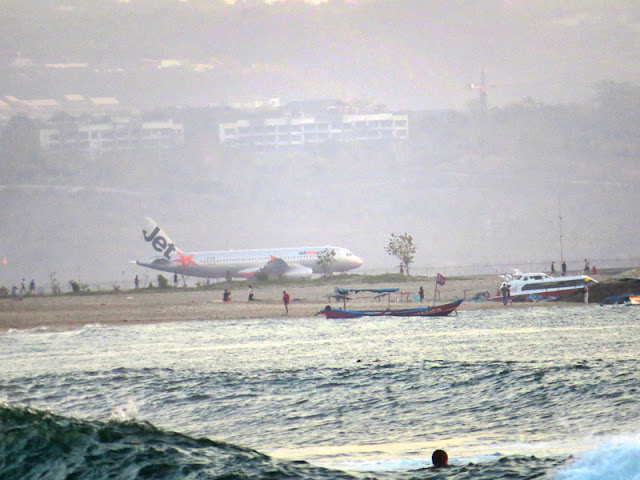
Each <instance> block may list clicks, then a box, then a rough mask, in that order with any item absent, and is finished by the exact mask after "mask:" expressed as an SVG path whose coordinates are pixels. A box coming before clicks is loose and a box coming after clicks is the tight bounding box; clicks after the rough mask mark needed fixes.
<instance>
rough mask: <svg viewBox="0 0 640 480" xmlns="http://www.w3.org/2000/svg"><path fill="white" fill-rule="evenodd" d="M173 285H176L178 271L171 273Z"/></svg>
mask: <svg viewBox="0 0 640 480" xmlns="http://www.w3.org/2000/svg"><path fill="white" fill-rule="evenodd" d="M173 286H174V287H177V286H178V272H176V273H174V274H173Z"/></svg>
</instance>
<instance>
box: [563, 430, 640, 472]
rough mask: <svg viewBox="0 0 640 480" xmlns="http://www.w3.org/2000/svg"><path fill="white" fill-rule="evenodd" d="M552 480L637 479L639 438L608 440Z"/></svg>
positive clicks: (635, 436)
mask: <svg viewBox="0 0 640 480" xmlns="http://www.w3.org/2000/svg"><path fill="white" fill-rule="evenodd" d="M553 479H554V480H602V479H607V480H640V437H639V436H638V435H637V434H636V435H633V436H624V437H617V438H615V439H611V440H608V441H606V442H605V443H603V444H602V445H600V446H598V447H597V448H595V449H593V450H589V451H588V452H585V453H584V454H582V455H580V456H579V457H578V458H576V459H575V461H573V462H572V463H570V464H569V465H568V466H567V467H566V469H565V470H563V471H562V472H560V473H558V474H557V475H555V476H554V477H553Z"/></svg>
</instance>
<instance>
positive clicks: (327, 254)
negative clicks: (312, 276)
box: [316, 248, 336, 277]
mask: <svg viewBox="0 0 640 480" xmlns="http://www.w3.org/2000/svg"><path fill="white" fill-rule="evenodd" d="M335 261H336V251H335V250H329V249H328V248H326V249H324V250H323V251H321V252H318V261H317V262H316V263H317V264H318V265H320V267H321V268H322V271H323V272H324V273H323V274H324V276H325V277H326V276H327V273H328V271H329V267H330V266H331V264H332V263H333V262H335Z"/></svg>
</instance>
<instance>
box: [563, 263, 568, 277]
mask: <svg viewBox="0 0 640 480" xmlns="http://www.w3.org/2000/svg"><path fill="white" fill-rule="evenodd" d="M566 274H567V262H565V261H564V260H563V261H562V276H563V277H564V276H565V275H566Z"/></svg>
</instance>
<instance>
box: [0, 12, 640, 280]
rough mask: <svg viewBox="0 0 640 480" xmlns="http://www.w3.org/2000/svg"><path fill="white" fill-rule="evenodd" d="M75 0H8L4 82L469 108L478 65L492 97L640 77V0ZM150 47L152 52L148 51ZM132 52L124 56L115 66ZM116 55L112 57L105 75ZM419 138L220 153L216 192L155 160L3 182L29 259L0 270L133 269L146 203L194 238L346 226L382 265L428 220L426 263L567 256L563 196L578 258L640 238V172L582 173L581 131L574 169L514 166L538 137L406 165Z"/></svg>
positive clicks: (342, 238) (182, 101) (289, 236)
mask: <svg viewBox="0 0 640 480" xmlns="http://www.w3.org/2000/svg"><path fill="white" fill-rule="evenodd" d="M60 5H61V4H60V2H57V1H52V0H24V1H23V0H20V1H18V0H12V1H11V2H9V3H8V4H7V5H6V10H5V12H6V13H7V15H4V16H3V15H0V28H2V30H3V36H2V38H0V58H2V59H3V61H5V62H6V64H5V65H4V67H5V73H6V75H4V76H3V77H2V78H0V95H16V91H17V90H19V89H24V92H26V93H24V96H27V95H29V96H30V98H49V97H57V98H60V96H62V95H64V94H69V93H73V94H83V95H87V96H112V95H113V96H117V97H119V98H121V99H122V100H123V101H124V100H127V101H129V102H131V103H132V104H136V103H137V102H139V103H140V104H141V105H144V106H147V107H148V106H156V105H207V104H217V103H225V102H227V101H228V100H229V99H232V98H245V99H256V98H269V97H281V98H282V99H283V101H288V100H311V99H318V98H339V99H344V100H358V99H363V100H369V101H371V102H374V103H379V104H385V105H387V106H388V107H389V108H390V109H404V108H409V109H415V110H419V109H461V110H464V109H466V107H467V106H468V105H469V104H470V103H473V102H476V101H477V99H478V95H479V92H478V90H473V89H471V88H470V84H471V83H479V82H480V75H481V71H482V70H483V69H484V71H485V73H486V88H487V91H488V99H489V107H490V108H491V107H496V106H507V105H511V104H513V103H517V102H520V101H521V100H523V99H525V98H532V99H534V100H536V101H538V102H544V103H550V104H557V103H566V102H572V101H577V100H584V99H588V98H590V97H591V96H592V95H593V86H594V84H595V83H596V82H598V81H600V80H603V79H609V80H614V81H616V82H630V83H632V84H637V83H638V76H639V75H640V73H639V72H640V70H639V69H638V64H639V63H640V3H638V2H634V1H623V0H616V1H610V2H601V1H595V0H579V1H578V0H575V1H564V2H557V1H552V0H540V1H515V0H511V1H509V0H470V1H464V2H456V1H450V0H434V1H428V0H390V1H381V0H358V1H355V0H353V1H347V0H343V1H331V0H329V1H327V2H320V3H319V4H318V5H309V4H306V3H304V2H303V1H302V0H299V1H293V0H288V1H283V2H273V3H272V4H271V5H264V4H262V3H261V2H258V1H255V0H254V1H249V0H246V1H240V0H238V1H237V2H236V3H235V4H234V5H224V4H223V1H222V0H189V1H188V2H178V1H174V0H158V1H155V0H153V1H152V0H130V1H129V2H126V3H123V2H118V1H116V0H113V1H109V0H101V1H98V0H67V1H66V2H64V8H59V7H60ZM16 58H23V59H24V58H29V59H31V60H32V61H33V62H34V65H35V66H29V67H28V68H22V67H20V68H18V67H16V66H10V67H8V66H7V65H9V64H10V63H11V62H14V61H15V60H16ZM162 59H178V60H181V61H182V62H183V64H184V65H187V66H188V65H190V64H191V63H198V64H201V63H208V64H211V65H215V68H213V69H212V70H211V71H206V72H204V73H202V74H195V73H193V72H190V73H189V74H184V73H183V72H175V71H172V70H171V69H157V70H153V67H152V65H156V64H157V63H154V62H157V61H159V60H162ZM49 62H53V63H56V62H87V63H88V64H89V65H90V68H88V69H87V70H89V71H90V74H89V75H87V78H82V75H81V74H79V73H78V74H77V75H76V74H75V73H74V74H71V75H68V76H67V77H62V74H61V73H60V71H52V70H51V69H45V68H44V67H43V68H40V69H39V70H38V69H37V68H36V67H37V66H40V67H42V66H43V65H45V64H46V63H49ZM140 64H142V65H144V68H143V69H137V66H138V65H140ZM114 65H115V66H122V69H116V71H115V73H113V72H112V71H111V70H110V69H111V68H112V67H113V66H114ZM103 71H109V73H108V74H106V75H103V76H100V72H103ZM141 72H142V73H141ZM94 73H95V76H91V75H94ZM61 78H62V80H61ZM7 79H9V80H7ZM11 79H13V80H11ZM12 82H13V83H12ZM83 82H84V83H83ZM17 96H21V95H17ZM537 133H538V132H519V134H521V135H522V136H524V137H530V136H531V135H535V134H537ZM212 135H216V132H212ZM544 141H545V138H544V137H541V138H540V142H542V143H544ZM460 142H461V144H463V145H466V144H468V143H469V142H470V139H469V138H461V139H460ZM514 143H517V139H514ZM403 148H404V147H399V148H398V152H391V154H390V155H389V157H388V158H384V159H382V160H378V161H379V162H384V168H380V167H381V164H380V163H378V164H372V163H371V162H372V160H371V158H370V157H369V156H366V155H361V153H359V152H357V151H355V152H354V153H353V156H352V157H348V156H345V158H340V159H335V158H324V157H323V158H321V156H319V157H318V159H316V160H317V161H316V163H317V165H312V166H309V165H307V166H306V167H305V168H306V170H305V169H301V170H297V169H296V165H295V164H292V161H291V158H293V157H291V156H288V155H286V154H283V155H282V156H280V157H278V158H277V160H273V159H269V161H270V162H272V163H271V164H269V165H266V164H265V163H264V162H265V161H264V159H261V158H257V159H256V164H254V166H253V168H252V169H246V168H243V166H242V165H240V166H239V167H238V168H237V169H236V170H233V173H234V175H231V174H229V172H227V171H226V170H224V169H223V170H220V168H221V166H220V163H217V162H218V160H219V159H216V158H212V159H211V162H210V164H209V165H208V166H205V167H203V168H206V169H210V171H209V170H206V171H203V172H202V173H203V174H207V175H211V176H212V177H213V178H217V179H218V181H217V183H214V182H212V183H211V188H210V191H206V192H191V191H186V190H180V189H179V188H173V187H166V186H165V185H164V184H163V183H162V181H154V180H152V179H146V180H145V179H143V180H141V181H140V185H139V188H136V189H120V188H119V178H121V177H119V178H116V177H114V178H112V179H108V178H105V179H101V181H103V183H105V184H109V182H111V183H110V184H109V185H108V186H109V187H112V190H109V191H105V190H97V191H96V192H95V193H94V194H92V195H87V194H86V192H90V191H92V190H91V188H92V187H93V186H92V185H79V186H78V187H82V188H86V190H77V189H74V188H71V189H69V191H65V190H64V189H62V190H56V192H55V194H52V195H51V196H47V195H45V194H43V193H42V192H43V190H42V189H41V188H40V187H38V188H36V189H31V187H29V186H25V187H24V188H22V187H16V188H15V189H14V190H12V189H11V188H5V187H3V190H0V194H1V195H2V198H3V199H5V203H4V204H5V205H6V206H7V207H6V208H5V209H4V212H3V215H4V217H3V222H2V225H3V228H4V229H5V230H4V233H5V235H4V236H3V237H2V238H0V248H2V250H3V252H4V253H2V254H6V253H7V252H9V253H8V254H9V256H10V258H11V259H12V261H13V259H14V258H18V259H19V260H20V262H22V263H21V264H20V265H18V266H16V267H13V264H12V269H11V270H10V271H11V274H10V275H9V277H10V278H9V279H5V280H3V279H0V280H3V281H4V282H12V281H14V280H12V278H15V277H18V276H22V275H24V276H31V274H30V272H34V271H38V275H39V279H40V280H39V281H40V282H41V281H43V277H44V279H46V277H47V275H48V272H51V271H55V270H58V271H59V272H61V271H64V272H65V273H64V274H62V273H60V275H61V276H62V278H61V281H63V283H65V282H66V280H67V277H71V276H78V275H79V276H81V277H82V278H89V277H92V276H97V277H101V278H104V277H105V276H106V277H107V278H112V277H114V276H115V277H117V278H119V277H121V276H124V275H125V272H126V276H127V278H132V277H133V275H131V274H130V273H132V272H133V271H132V270H131V267H130V266H129V265H128V264H127V261H128V260H131V259H135V258H136V257H141V256H145V255H147V254H148V253H149V252H147V251H146V250H145V244H144V242H142V241H141V240H140V235H141V233H140V224H141V221H142V218H143V217H145V216H151V217H153V218H154V219H155V220H156V221H158V222H159V223H160V224H161V225H162V226H163V227H164V228H165V229H166V231H167V233H168V234H169V235H171V237H172V238H173V239H174V240H175V241H176V242H178V243H179V245H180V246H181V247H182V248H184V249H188V250H191V249H193V250H203V249H226V248H235V249H241V248H261V247H270V246H295V245H305V244H306V245H309V244H311V245H313V244H315V245H317V244H321V245H322V244H334V245H339V246H344V247H347V248H350V249H352V250H353V251H354V253H356V254H357V255H360V256H362V257H363V258H364V260H365V265H366V266H368V267H377V266H380V267H382V268H393V266H394V265H395V264H396V263H397V262H396V261H395V260H393V259H391V258H389V257H388V256H387V255H386V254H385V253H384V245H385V243H386V241H388V237H389V234H390V233H391V232H396V233H403V232H408V233H410V234H413V235H414V237H415V238H416V242H417V244H418V253H417V255H416V266H417V267H419V268H422V269H423V271H424V269H425V268H426V267H427V266H429V265H431V266H433V265H452V264H453V265H455V264H458V265H460V264H490V263H491V262H494V263H501V262H510V261H512V260H517V261H522V262H535V261H541V262H542V261H544V262H546V261H548V260H551V259H554V258H555V259H557V258H558V257H559V245H558V233H559V225H558V215H559V208H558V205H559V203H560V202H562V204H563V215H564V218H565V225H564V229H565V231H564V241H565V244H566V248H567V253H566V255H567V256H569V258H572V259H574V260H575V259H578V260H579V259H581V258H583V257H587V256H588V257H594V258H616V256H618V257H626V258H628V257H631V256H637V249H636V248H635V247H634V241H633V238H634V236H637V231H638V220H637V215H635V214H634V213H633V209H630V208H629V207H628V205H631V204H633V202H634V201H635V200H637V188H638V187H637V185H635V184H634V183H633V178H635V177H632V178H631V180H630V179H629V178H624V175H623V176H622V178H611V179H606V180H603V179H599V178H575V177H574V173H575V171H576V170H578V169H577V168H575V164H572V163H571V162H570V161H568V160H567V159H566V158H563V157H562V155H563V154H564V153H565V152H564V150H562V146H560V150H559V151H556V150H553V149H552V148H549V151H548V153H547V157H546V158H545V159H544V161H545V162H547V165H552V164H553V159H554V158H556V156H557V158H558V159H559V160H558V162H563V165H564V166H563V168H564V170H562V172H564V173H562V175H561V178H558V172H559V171H560V169H558V170H557V171H556V170H554V171H551V172H549V171H540V172H535V173H532V172H531V171H529V172H519V171H517V170H515V169H513V168H511V165H512V164H514V163H515V164H517V163H518V157H519V156H524V155H525V154H527V152H519V151H517V149H516V150H514V151H512V152H509V153H508V154H507V153H505V152H498V155H497V157H496V158H489V159H486V158H483V157H482V156H481V155H479V153H478V152H475V151H473V150H471V153H470V154H469V158H456V159H455V164H453V165H451V168H449V169H447V168H440V169H439V170H437V171H436V170H434V168H433V166H432V165H430V164H428V163H426V162H425V164H424V165H422V164H420V163H419V162H416V163H415V164H412V167H411V169H409V170H405V168H404V166H403V165H402V162H403V161H405V160H406V158H407V156H408V154H407V153H406V152H403V151H402V150H403ZM422 148H427V149H429V152H427V153H429V155H425V156H428V158H430V159H433V158H436V159H437V155H434V154H433V152H437V151H438V150H439V148H440V145H437V144H429V145H425V146H423V147H422ZM419 154H420V152H418V153H417V154H415V153H414V154H413V155H414V157H412V162H415V161H416V158H417V159H419V158H420V155H419ZM359 155H361V156H359ZM486 161H490V162H492V164H493V165H495V167H496V172H491V174H490V175H487V176H482V177H477V176H475V175H474V172H475V171H476V170H477V167H478V165H479V163H478V162H482V163H484V162H486ZM605 161H606V160H605ZM341 162H342V163H341ZM325 165H326V166H325ZM345 166H348V167H349V168H348V173H347V172H345V170H346V169H345ZM163 168H164V169H166V170H167V172H170V170H171V168H172V167H171V166H164V167H163ZM314 168H315V170H314ZM323 168H325V170H323ZM385 168H388V169H385ZM615 168H616V166H615V165H611V169H610V170H611V171H615ZM216 169H217V170H216ZM126 170H127V169H124V171H126ZM124 171H121V173H122V174H124ZM300 171H303V172H305V174H300ZM192 174H193V173H192ZM195 175H197V173H196V174H195ZM169 178H171V177H169ZM55 181H57V182H60V181H64V179H60V178H57V179H56V180H55ZM634 199H635V200H634ZM80 207H82V208H80ZM83 208H84V210H83ZM102 227H104V228H103V229H101V228H102ZM95 232H100V234H95ZM61 259H62V260H61ZM574 263H576V262H574ZM56 264H58V265H59V266H56ZM5 271H9V270H5ZM22 272H24V273H22ZM98 272H104V274H102V273H98ZM430 273H433V272H430ZM117 278H116V279H117ZM0 283H2V282H0Z"/></svg>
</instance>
